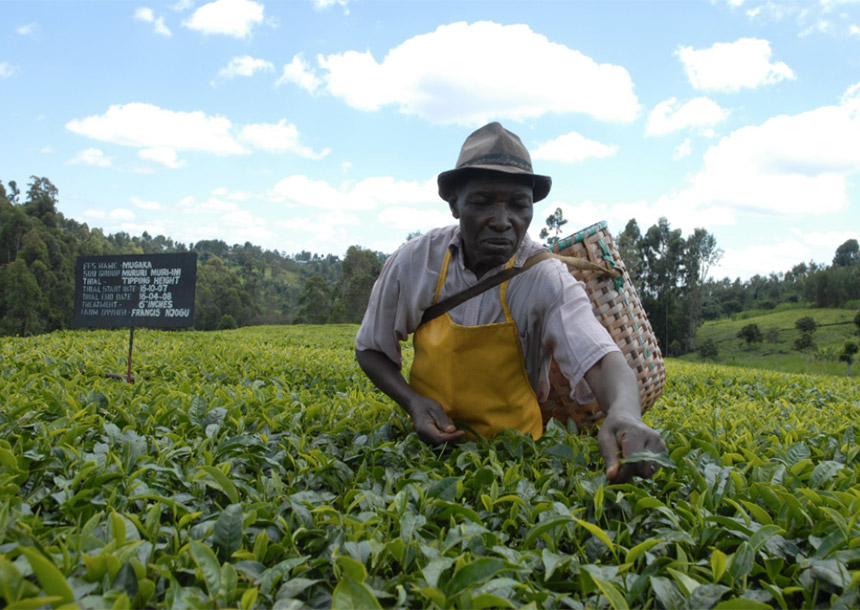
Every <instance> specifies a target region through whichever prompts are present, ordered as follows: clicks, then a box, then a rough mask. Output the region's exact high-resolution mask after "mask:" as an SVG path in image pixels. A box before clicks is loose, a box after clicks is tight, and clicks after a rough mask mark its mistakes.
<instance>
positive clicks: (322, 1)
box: [313, 0, 349, 15]
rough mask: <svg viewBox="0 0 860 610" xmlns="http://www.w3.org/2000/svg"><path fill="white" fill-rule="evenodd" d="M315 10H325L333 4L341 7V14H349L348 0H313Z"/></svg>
mask: <svg viewBox="0 0 860 610" xmlns="http://www.w3.org/2000/svg"><path fill="white" fill-rule="evenodd" d="M313 3H314V10H315V11H325V10H328V9H330V8H331V7H333V6H334V5H335V4H337V5H339V6H342V7H343V14H344V15H349V8H348V7H347V4H349V0H313Z"/></svg>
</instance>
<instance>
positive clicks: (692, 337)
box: [683, 228, 723, 352]
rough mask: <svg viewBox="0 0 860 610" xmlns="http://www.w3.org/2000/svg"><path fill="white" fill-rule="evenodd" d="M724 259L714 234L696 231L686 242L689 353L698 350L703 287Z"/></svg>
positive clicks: (685, 268) (684, 259) (684, 255)
mask: <svg viewBox="0 0 860 610" xmlns="http://www.w3.org/2000/svg"><path fill="white" fill-rule="evenodd" d="M722 258H723V250H722V249H721V248H718V247H717V239H716V238H715V237H714V235H713V233H708V232H707V231H706V230H705V229H701V228H698V229H695V230H694V231H693V234H692V235H689V236H688V237H687V239H686V241H685V242H684V253H683V267H684V272H685V273H684V285H685V289H686V293H687V298H688V299H689V303H688V309H689V317H688V322H689V324H688V326H689V328H688V330H687V351H688V352H691V351H693V350H694V349H695V348H696V345H695V342H696V329H697V328H698V326H699V316H700V312H701V294H702V286H703V285H704V283H705V282H706V281H707V279H708V273H709V272H710V270H711V267H712V266H714V265H716V264H717V263H719V262H720V260H721V259H722Z"/></svg>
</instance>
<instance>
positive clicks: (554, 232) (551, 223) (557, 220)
mask: <svg viewBox="0 0 860 610" xmlns="http://www.w3.org/2000/svg"><path fill="white" fill-rule="evenodd" d="M566 224H567V219H566V218H565V217H564V213H563V212H562V211H561V208H556V209H555V212H553V213H552V214H550V215H549V216H547V218H546V226H545V227H544V228H542V229H541V230H540V238H541V239H543V240H545V241H546V243H547V245H549V246H552V245H553V244H555V243H558V240H559V239H560V238H561V232H562V227H563V226H564V225H566Z"/></svg>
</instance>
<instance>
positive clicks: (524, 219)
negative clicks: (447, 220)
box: [450, 172, 533, 277]
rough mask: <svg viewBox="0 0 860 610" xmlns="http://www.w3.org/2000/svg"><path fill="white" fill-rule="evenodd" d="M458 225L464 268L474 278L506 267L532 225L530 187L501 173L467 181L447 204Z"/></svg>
mask: <svg viewBox="0 0 860 610" xmlns="http://www.w3.org/2000/svg"><path fill="white" fill-rule="evenodd" d="M450 205H451V213H452V214H453V215H454V218H457V219H458V220H459V221H460V234H461V235H462V237H463V245H464V247H465V253H464V254H465V265H466V268H467V269H470V270H472V271H473V272H474V273H475V275H477V276H478V277H480V276H482V275H483V274H484V273H486V272H487V271H488V270H490V269H492V268H493V267H497V266H499V265H502V264H504V263H506V262H507V261H508V260H509V259H510V258H511V256H513V254H514V252H516V250H517V248H518V247H519V245H520V243H522V241H523V237H525V234H526V231H527V230H528V228H529V224H531V221H532V213H533V209H532V187H531V185H530V184H526V183H525V182H524V181H523V180H522V179H517V178H516V177H515V176H508V175H507V174H504V173H501V172H499V173H486V174H478V175H475V176H472V177H470V178H468V179H467V180H466V181H465V182H464V183H463V184H462V185H461V186H460V187H459V188H458V189H457V196H456V200H455V201H453V202H451V204H450Z"/></svg>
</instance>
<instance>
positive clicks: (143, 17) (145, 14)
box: [134, 6, 173, 36]
mask: <svg viewBox="0 0 860 610" xmlns="http://www.w3.org/2000/svg"><path fill="white" fill-rule="evenodd" d="M134 18H135V19H137V20H138V21H143V22H145V23H151V24H152V29H153V31H154V32H155V33H156V34H160V35H161V36H172V35H173V34H172V32H171V31H170V30H169V29H168V27H167V26H166V25H165V24H164V17H156V16H155V13H153V12H152V9H151V8H149V7H146V6H142V7H139V8H138V9H137V10H135V11H134Z"/></svg>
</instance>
